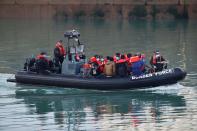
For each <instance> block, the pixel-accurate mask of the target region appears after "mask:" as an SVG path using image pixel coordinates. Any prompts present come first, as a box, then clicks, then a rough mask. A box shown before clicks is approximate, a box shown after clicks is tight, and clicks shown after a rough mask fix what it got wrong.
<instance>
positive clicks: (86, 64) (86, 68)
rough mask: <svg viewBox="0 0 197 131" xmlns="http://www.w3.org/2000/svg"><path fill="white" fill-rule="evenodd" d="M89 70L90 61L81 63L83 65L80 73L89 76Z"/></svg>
mask: <svg viewBox="0 0 197 131" xmlns="http://www.w3.org/2000/svg"><path fill="white" fill-rule="evenodd" d="M90 71H91V64H90V62H88V63H85V64H83V67H82V73H83V74H82V75H83V77H85V78H86V77H90Z"/></svg>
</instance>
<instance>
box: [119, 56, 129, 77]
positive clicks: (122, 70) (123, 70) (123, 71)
mask: <svg viewBox="0 0 197 131" xmlns="http://www.w3.org/2000/svg"><path fill="white" fill-rule="evenodd" d="M127 71H128V64H127V61H126V59H125V56H124V55H121V57H120V60H118V61H116V74H117V75H118V76H120V77H126V76H127V75H128V72H127Z"/></svg>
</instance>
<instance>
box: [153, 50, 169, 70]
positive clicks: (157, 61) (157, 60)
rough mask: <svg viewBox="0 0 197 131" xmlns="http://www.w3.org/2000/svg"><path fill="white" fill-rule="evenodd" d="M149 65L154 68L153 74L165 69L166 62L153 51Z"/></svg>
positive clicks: (157, 52) (158, 53)
mask: <svg viewBox="0 0 197 131" xmlns="http://www.w3.org/2000/svg"><path fill="white" fill-rule="evenodd" d="M150 64H151V66H152V67H153V68H154V70H155V72H158V71H162V70H163V69H166V68H167V61H166V60H165V59H164V58H163V56H162V55H161V54H160V52H159V51H154V54H153V56H152V57H151V59H150Z"/></svg>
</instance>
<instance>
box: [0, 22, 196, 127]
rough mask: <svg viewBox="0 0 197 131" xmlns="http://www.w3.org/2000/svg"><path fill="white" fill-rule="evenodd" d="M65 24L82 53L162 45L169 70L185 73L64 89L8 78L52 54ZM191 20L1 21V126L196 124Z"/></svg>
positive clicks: (150, 48)
mask: <svg viewBox="0 0 197 131" xmlns="http://www.w3.org/2000/svg"><path fill="white" fill-rule="evenodd" d="M68 29H77V30H79V32H80V33H81V38H80V40H81V42H82V43H84V44H85V46H86V52H87V56H88V57H90V56H91V55H94V54H101V55H103V56H106V55H113V54H114V53H115V52H121V53H128V52H130V53H132V54H135V53H137V52H141V53H145V54H146V58H147V59H146V63H147V64H148V63H149V58H150V56H151V55H152V52H153V51H154V50H160V52H161V53H162V54H163V56H164V57H165V58H166V59H168V61H169V68H171V67H181V68H183V69H185V70H186V71H187V73H188V74H187V77H186V78H185V80H183V81H181V82H179V83H177V84H174V85H168V86H160V87H156V88H151V89H140V90H125V91H123V90H122V91H96V90H80V89H72V88H68V89H62V88H57V87H48V86H38V85H36V86H35V85H23V84H15V83H8V82H6V79H7V78H12V77H13V74H14V73H15V72H16V70H18V69H21V68H22V67H23V63H24V61H25V58H27V57H31V56H35V55H36V54H38V53H39V52H40V51H42V50H44V51H47V52H48V54H49V55H50V56H51V58H52V55H53V48H54V46H55V42H56V41H57V40H59V39H63V40H64V43H65V44H66V43H67V41H66V40H65V39H64V38H63V33H64V32H65V31H66V30H68ZM196 35H197V24H196V21H185V20H179V21H178V20H172V21H167V20H166V21H143V20H135V21H110V20H83V19H77V20H27V19H1V20H0V72H1V73H0V130H1V131H26V130H29V131H35V130H36V131H37V130H51V131H54V130H66V131H76V130H81V131H93V130H94V131H116V130H119V131H122V130H125V131H127V130H128V131H130V130H172V131H180V130H191V131H192V130H193V131H196V129H197V124H196V123H197V97H196V93H197V69H196V65H197V58H196V57H197V55H196V49H197V48H196V47H197V44H196V41H197V37H196Z"/></svg>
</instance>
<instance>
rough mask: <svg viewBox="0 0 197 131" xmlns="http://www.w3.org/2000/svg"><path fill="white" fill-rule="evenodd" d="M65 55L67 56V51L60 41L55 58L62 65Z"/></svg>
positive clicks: (56, 45)
mask: <svg viewBox="0 0 197 131" xmlns="http://www.w3.org/2000/svg"><path fill="white" fill-rule="evenodd" d="M65 55H66V51H65V49H64V46H63V43H62V40H60V41H58V42H57V43H56V44H55V49H54V57H55V58H56V59H58V60H59V62H60V63H61V64H62V63H63V61H64V57H65Z"/></svg>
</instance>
